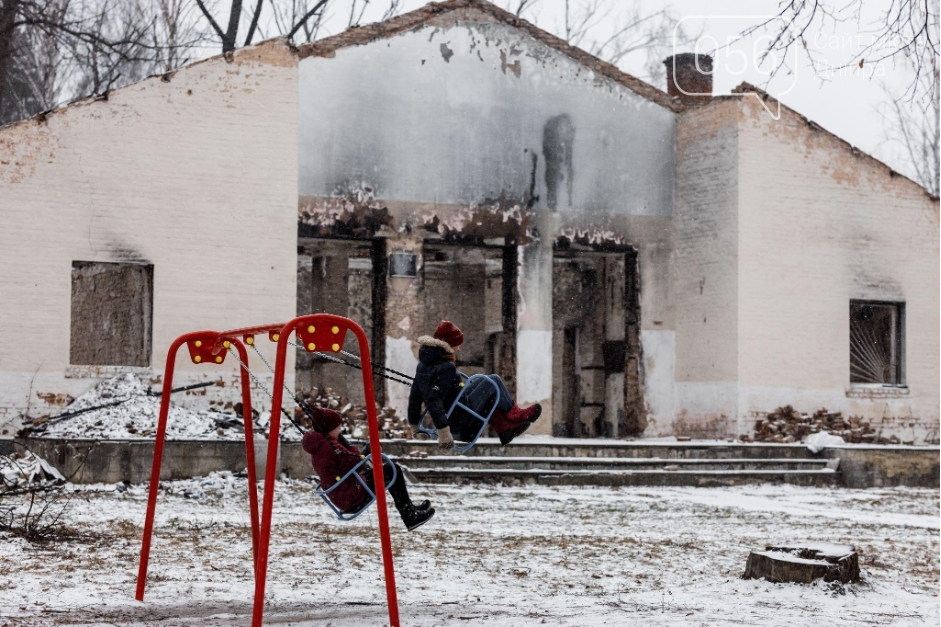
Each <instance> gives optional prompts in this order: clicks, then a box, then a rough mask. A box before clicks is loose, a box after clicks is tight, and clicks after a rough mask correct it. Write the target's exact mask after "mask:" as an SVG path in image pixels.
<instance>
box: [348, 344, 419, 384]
mask: <svg viewBox="0 0 941 627" xmlns="http://www.w3.org/2000/svg"><path fill="white" fill-rule="evenodd" d="M340 352H341V353H343V354H344V355H346V356H347V357H352V358H353V359H355V360H356V361H358V362H360V363H362V361H363V360H362V358H360V357H359V356H357V355H354V354H353V353H347V352H346V351H340ZM369 363H370V365H372V366H374V367H376V368H382V369H383V370H387V371H388V372H391V373H392V374H397V375H399V376H400V377H404V378H406V379H408V380H409V381H414V380H415V378H414V377H411V376H409V375H407V374H405V373H404V372H399V371H398V370H393V369H392V368H388V367H386V366H383V365H382V364H377V363H375V362H372V361H371V362H369ZM376 374H379V376H381V377H386V375H384V374H380V373H376ZM386 378H387V379H391V377H386ZM392 380H393V381H395V379H392ZM399 383H404V382H403V381H399ZM409 385H411V383H409Z"/></svg>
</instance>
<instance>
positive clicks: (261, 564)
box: [136, 314, 400, 627]
mask: <svg viewBox="0 0 941 627" xmlns="http://www.w3.org/2000/svg"><path fill="white" fill-rule="evenodd" d="M347 331H352V332H353V335H354V336H356V341H357V344H358V345H359V356H360V363H361V365H362V370H363V389H364V391H365V395H366V415H367V417H368V419H369V443H370V451H372V452H373V453H374V455H375V458H379V456H380V454H381V450H380V447H379V423H378V421H377V419H376V400H375V394H374V391H373V381H372V379H373V377H372V367H371V365H370V361H369V343H368V342H367V341H366V334H365V333H364V332H363V329H362V328H361V327H360V326H359V325H358V324H356V323H355V322H353V321H352V320H350V319H348V318H343V317H340V316H334V315H330V314H313V315H308V316H300V317H298V318H294V319H293V320H291V321H290V322H288V323H287V324H269V325H264V326H257V327H246V328H242V329H233V330H231V331H224V332H222V333H219V332H217V331H197V332H195V333H187V334H185V335H181V336H180V337H178V338H177V339H176V340H174V342H173V344H172V345H171V346H170V350H169V352H168V353H167V366H166V371H165V374H164V377H163V394H162V396H161V399H160V418H159V423H158V426H157V441H156V446H155V448H154V462H153V467H152V468H151V474H150V492H149V495H148V499H147V519H146V522H145V523H144V539H143V544H142V546H141V559H140V569H139V571H138V574H137V595H136V598H137V600H138V601H143V600H144V586H145V585H146V583H147V565H148V560H149V556H150V539H151V535H152V533H153V528H154V513H155V511H156V509H157V488H158V485H159V483H160V462H161V459H162V458H163V444H164V440H165V437H166V431H167V415H168V413H169V410H170V390H171V388H172V387H173V385H172V384H173V367H174V363H175V361H176V354H177V352H178V351H179V349H180V347H181V346H183V345H184V344H186V347H187V349H188V350H189V355H190V359H191V360H192V361H193V363H195V364H222V363H223V362H224V361H225V356H226V354H227V353H228V352H229V351H230V350H231V349H232V347H234V348H235V351H236V352H237V354H238V359H239V361H240V362H241V364H240V367H241V381H242V408H243V409H242V415H243V416H244V418H245V459H246V464H247V466H248V502H249V506H250V509H251V526H252V559H253V562H254V567H255V601H254V607H253V611H252V627H261V624H262V620H263V615H264V607H265V578H266V576H267V572H268V545H269V541H270V539H271V510H272V506H273V504H274V481H275V470H276V463H277V457H278V436H279V431H280V426H281V403H282V400H283V396H282V394H283V390H284V371H285V359H286V357H287V352H288V344H289V340H288V338H289V337H290V335H291V333H295V334H296V337H297V339H298V340H299V341H300V342H301V343H302V344H303V346H304V348H305V349H306V350H307V351H308V352H314V351H316V350H318V347H319V349H320V350H321V351H328V350H329V351H332V352H334V353H337V352H339V351H340V350H341V349H342V348H343V341H344V339H345V338H346V333H347ZM262 333H267V334H268V339H269V340H271V341H272V342H277V344H278V350H277V356H276V357H275V364H274V384H273V390H272V392H273V394H272V402H271V423H270V433H269V436H268V458H267V464H266V467H265V489H264V496H263V503H262V511H261V525H260V527H259V521H258V489H257V483H256V478H255V448H254V443H253V441H252V418H251V417H252V409H251V407H252V403H251V401H252V399H251V389H250V381H249V376H250V372H249V371H248V353H247V351H246V350H245V344H248V345H250V346H251V345H253V344H254V343H255V336H256V335H259V334H262ZM372 467H373V478H374V480H375V484H374V485H377V486H383V485H385V479H384V477H383V473H382V464H381V463H378V464H373V465H372ZM375 494H376V505H377V510H378V513H379V538H380V541H381V543H382V562H383V566H384V568H385V582H386V596H387V599H388V604H389V624H390V625H391V626H392V627H400V625H399V606H398V600H397V598H396V591H395V572H394V569H393V565H392V542H391V539H390V537H389V517H388V513H387V511H386V493H385V490H376V491H375Z"/></svg>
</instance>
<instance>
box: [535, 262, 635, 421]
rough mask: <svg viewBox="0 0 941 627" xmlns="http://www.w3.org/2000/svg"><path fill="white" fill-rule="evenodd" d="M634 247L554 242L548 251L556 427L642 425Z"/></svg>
mask: <svg viewBox="0 0 941 627" xmlns="http://www.w3.org/2000/svg"><path fill="white" fill-rule="evenodd" d="M637 287H638V286H637V268H636V253H635V252H634V251H633V250H632V249H631V250H627V251H623V252H621V251H619V252H596V251H593V250H572V249H571V248H570V247H566V248H564V249H557V250H556V251H555V253H554V257H553V290H552V291H553V293H552V317H553V351H552V352H553V367H552V388H553V391H554V394H553V401H552V402H553V416H554V424H553V426H552V432H553V435H556V436H560V437H625V436H628V435H636V434H638V433H640V432H641V431H643V428H642V426H641V425H640V424H639V423H640V421H641V420H642V416H643V412H642V407H643V399H642V393H641V389H642V388H641V385H640V379H639V378H640V371H639V364H640V354H641V351H640V337H639V326H638V325H639V321H640V311H639V298H638V289H637Z"/></svg>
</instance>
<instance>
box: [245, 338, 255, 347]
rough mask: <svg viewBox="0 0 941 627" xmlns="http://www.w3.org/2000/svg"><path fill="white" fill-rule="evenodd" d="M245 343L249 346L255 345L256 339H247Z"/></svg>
mask: <svg viewBox="0 0 941 627" xmlns="http://www.w3.org/2000/svg"><path fill="white" fill-rule="evenodd" d="M245 343H246V344H249V345H251V344H254V343H255V338H253V337H247V338H245Z"/></svg>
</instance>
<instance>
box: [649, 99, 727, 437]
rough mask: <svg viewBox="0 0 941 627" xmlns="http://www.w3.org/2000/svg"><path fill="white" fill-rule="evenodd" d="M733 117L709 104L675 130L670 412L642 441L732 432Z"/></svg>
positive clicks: (718, 104) (722, 105)
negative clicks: (673, 391) (672, 397)
mask: <svg viewBox="0 0 941 627" xmlns="http://www.w3.org/2000/svg"><path fill="white" fill-rule="evenodd" d="M737 125H738V109H737V103H736V102H734V101H733V102H730V101H714V102H712V103H711V104H709V105H708V106H705V107H698V108H693V109H690V110H687V111H686V112H684V113H682V114H680V116H679V120H678V123H677V150H676V154H677V168H676V211H675V213H674V261H673V290H672V293H673V299H674V308H675V311H676V366H675V373H676V374H675V380H676V404H675V408H674V412H673V414H672V415H664V416H656V415H655V416H653V417H652V419H651V427H650V428H648V430H647V434H648V435H669V434H673V433H677V434H694V435H704V436H717V435H724V434H725V433H727V432H729V431H730V430H734V420H735V414H736V411H737V408H736V391H735V386H736V381H737V378H738V371H739V370H738V338H737V325H738V307H737V305H738V304H737V297H738V265H737V264H738V238H737V237H736V228H737V226H736V225H737V223H738V197H737V189H738V188H737V181H738V152H737V144H738V126H737Z"/></svg>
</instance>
